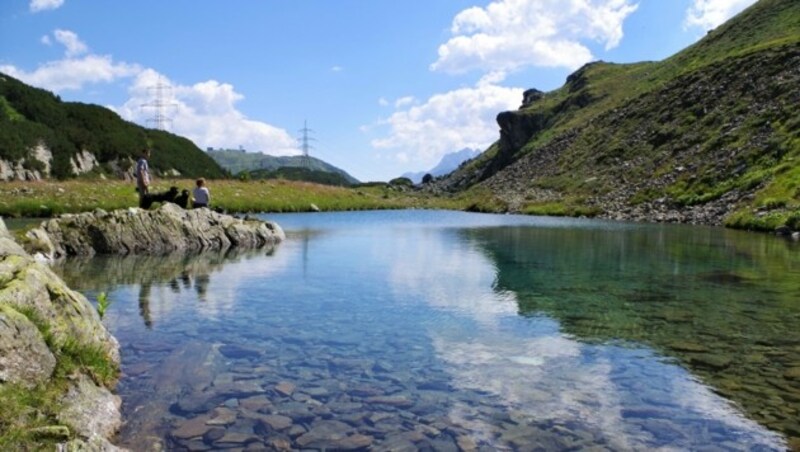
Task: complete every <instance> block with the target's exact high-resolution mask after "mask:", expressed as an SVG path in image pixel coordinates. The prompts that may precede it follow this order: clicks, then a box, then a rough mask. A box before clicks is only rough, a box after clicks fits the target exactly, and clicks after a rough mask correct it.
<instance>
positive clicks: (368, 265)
mask: <svg viewBox="0 0 800 452" xmlns="http://www.w3.org/2000/svg"><path fill="white" fill-rule="evenodd" d="M268 218H269V219H272V220H275V221H277V222H278V223H279V224H280V225H281V226H282V227H283V228H284V229H285V230H286V231H287V235H288V238H287V240H286V241H285V242H284V243H282V244H280V245H279V246H277V247H276V248H275V249H273V250H268V251H264V250H261V251H258V252H246V253H238V254H236V253H229V254H228V255H208V254H206V255H202V256H195V257H182V256H170V257H159V258H143V257H139V258H124V259H122V258H96V259H92V260H88V261H78V260H73V261H69V262H67V263H66V264H65V265H63V266H62V267H61V268H60V272H61V273H62V274H63V276H64V278H65V279H66V280H67V282H68V283H69V284H70V285H71V286H72V287H74V288H76V289H78V290H81V291H83V292H84V293H86V294H87V296H88V297H89V299H90V300H94V297H95V295H96V294H97V293H98V292H100V291H105V292H108V293H109V296H110V298H111V300H112V302H113V303H112V305H111V307H110V308H109V310H108V312H107V314H106V318H105V323H106V324H107V325H108V326H109V328H110V329H111V331H112V332H113V333H114V335H115V336H116V337H117V338H118V339H119V341H120V344H121V347H122V348H121V350H122V359H123V373H124V375H123V377H122V379H121V381H120V384H119V387H118V392H119V394H120V396H121V397H122V399H123V409H124V415H125V417H126V420H127V423H126V425H125V427H124V429H123V431H122V432H121V434H120V437H119V443H120V444H122V445H125V446H127V447H131V448H133V449H135V450H149V449H153V448H155V447H156V445H160V446H161V447H165V448H168V449H176V450H179V449H191V450H217V449H221V448H227V447H233V448H236V447H239V448H244V447H249V448H251V449H279V448H287V447H288V448H292V449H355V448H363V449H366V448H372V449H373V450H457V448H461V449H462V450H471V449H473V448H475V449H483V450H535V449H536V448H542V449H544V450H559V449H570V448H573V449H583V448H589V447H598V448H599V449H600V450H603V449H608V450H652V449H655V448H664V449H666V450H701V449H709V450H717V449H723V450H781V449H784V448H785V447H786V444H787V443H786V441H787V440H789V439H791V438H793V437H800V421H798V418H799V417H800V415H799V414H798V413H800V328H799V327H800V257H799V256H800V249H798V247H797V246H796V244H793V243H790V242H786V241H783V240H781V239H778V238H775V237H771V236H766V235H759V234H748V233H741V232H736V231H726V230H722V229H716V228H701V227H678V226H660V225H635V224H625V223H611V222H601V221H591V220H577V219H552V218H537V217H518V216H499V215H482V214H469V213H461V212H436V211H385V212H359V213H315V214H286V215H269V216H268Z"/></svg>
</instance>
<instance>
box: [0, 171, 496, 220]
mask: <svg viewBox="0 0 800 452" xmlns="http://www.w3.org/2000/svg"><path fill="white" fill-rule="evenodd" d="M171 186H176V187H178V188H179V189H188V190H191V189H192V188H193V187H194V181H193V180H186V179H178V180H168V179H161V180H156V181H155V185H154V187H153V192H160V191H165V190H167V189H169V187H171ZM208 187H209V190H210V191H211V205H212V207H218V208H222V209H225V210H227V211H228V212H304V211H311V210H313V209H314V208H313V207H312V204H313V205H314V206H316V207H317V208H319V209H320V210H323V211H330V210H370V209H405V208H422V209H427V208H437V209H454V210H464V209H469V208H471V207H472V208H476V207H477V210H482V211H502V210H504V209H503V206H502V205H500V204H495V203H494V202H493V200H492V199H491V197H489V198H487V197H486V195H484V196H481V195H476V194H474V193H472V194H464V195H459V196H455V197H438V196H433V195H430V194H426V193H422V192H420V191H416V190H414V189H412V188H410V187H404V186H392V185H388V184H365V185H362V186H358V187H355V188H346V187H333V186H326V185H319V184H312V183H307V182H297V181H286V180H256V181H239V180H211V181H208ZM136 205H138V195H137V193H136V192H135V191H134V185H133V183H131V182H125V181H116V180H100V179H95V180H90V179H79V180H66V181H54V180H43V181H32V182H30V181H26V182H0V216H3V217H12V218H18V217H51V216H54V215H58V214H62V213H78V212H86V211H91V210H93V209H96V208H101V209H104V210H114V209H123V208H128V207H133V206H136Z"/></svg>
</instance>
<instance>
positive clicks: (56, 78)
mask: <svg viewBox="0 0 800 452" xmlns="http://www.w3.org/2000/svg"><path fill="white" fill-rule="evenodd" d="M754 2H755V0H494V1H490V0H427V1H406V2H401V1H396V0H262V1H256V0H237V1H229V2H222V1H213V0H204V1H199V0H169V1H164V0H136V1H120V0H117V1H96V0H2V2H1V3H0V72H3V73H6V74H9V75H11V76H13V77H16V78H18V79H21V80H23V81H24V82H26V83H29V84H31V85H34V86H38V87H42V88H45V89H48V90H50V91H53V92H55V93H57V94H58V95H60V96H61V98H62V99H64V100H68V101H79V102H86V103H96V104H100V105H103V106H106V107H109V108H112V109H113V110H115V111H117V112H118V113H119V114H120V115H121V116H122V117H123V118H125V119H128V120H130V121H134V122H136V123H139V124H142V125H153V122H152V121H151V122H148V119H152V117H153V115H154V109H153V108H146V107H144V108H143V107H142V105H144V104H148V103H150V104H152V103H153V101H154V95H155V93H156V89H154V87H156V86H157V85H161V86H164V87H166V88H165V89H164V90H163V91H162V92H163V96H164V97H163V100H164V103H168V104H169V105H170V106H169V107H168V108H166V109H165V111H164V113H165V114H166V115H167V117H169V118H170V119H171V121H170V123H169V124H167V125H168V127H167V128H168V130H170V131H172V132H174V133H177V134H180V135H183V136H186V137H187V138H190V139H191V140H192V141H194V142H195V143H196V144H197V145H198V146H200V148H202V149H206V148H207V147H214V148H220V147H225V148H239V147H240V146H241V147H242V148H244V149H246V150H247V151H248V152H264V153H267V154H273V155H288V154H297V153H299V152H300V151H299V147H298V142H297V139H298V137H299V136H300V133H299V129H300V128H302V127H303V122H304V121H306V120H307V121H308V126H309V128H311V129H313V131H314V132H313V134H312V136H313V137H314V138H315V139H316V141H314V142H312V144H313V145H314V146H315V148H314V149H312V150H311V154H312V155H314V156H316V157H319V158H321V159H323V160H325V161H327V162H329V163H332V164H334V165H336V166H338V167H340V168H342V169H344V170H346V171H348V172H349V173H350V174H352V175H353V176H355V177H356V178H358V179H360V180H362V181H369V180H388V179H390V178H392V177H396V176H399V175H400V174H402V173H404V172H406V171H424V170H427V169H430V168H432V167H433V166H435V165H436V163H438V161H439V159H440V158H441V157H442V156H443V155H444V154H446V153H448V152H453V151H457V150H459V149H462V148H464V147H472V148H478V149H485V148H486V147H487V146H488V145H489V144H491V143H492V142H493V141H495V140H496V139H497V137H498V127H497V124H496V122H495V117H496V115H497V113H499V112H501V111H504V110H509V109H515V108H517V107H518V106H519V104H520V102H521V100H522V91H523V90H525V89H527V88H538V89H540V90H543V91H549V90H552V89H555V88H558V87H559V86H561V85H562V84H563V83H564V80H565V79H566V77H567V75H569V74H570V73H571V72H573V71H574V70H575V69H577V68H578V67H580V66H581V65H582V64H584V63H587V62H589V61H595V60H605V61H611V62H619V63H626V62H634V61H642V60H660V59H663V58H666V57H668V56H670V55H672V54H674V53H675V52H677V51H679V50H680V49H682V48H684V47H686V46H687V45H690V44H691V43H693V42H695V41H696V40H697V39H698V38H700V37H701V36H703V35H704V34H705V32H706V31H707V30H709V29H711V28H714V27H715V26H717V25H719V24H720V23H722V22H724V21H725V20H727V19H728V18H730V17H732V16H733V15H735V14H736V13H738V12H739V11H741V10H742V9H744V8H746V7H747V6H749V5H751V4H752V3H754ZM155 151H156V152H157V151H158V150H155Z"/></svg>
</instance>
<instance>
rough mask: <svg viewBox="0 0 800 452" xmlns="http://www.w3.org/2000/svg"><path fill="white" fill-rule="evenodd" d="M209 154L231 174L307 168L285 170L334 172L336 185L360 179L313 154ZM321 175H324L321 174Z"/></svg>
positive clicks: (234, 151)
mask: <svg viewBox="0 0 800 452" xmlns="http://www.w3.org/2000/svg"><path fill="white" fill-rule="evenodd" d="M208 155H209V157H211V158H212V159H214V160H215V161H216V162H217V163H219V164H220V166H222V167H223V168H225V169H226V170H228V171H230V172H231V174H238V173H241V172H255V173H254V174H253V177H255V178H258V177H260V176H263V175H265V174H267V173H270V172H277V173H279V172H280V171H279V170H281V169H283V168H286V169H288V168H295V169H300V168H305V169H307V170H308V171H305V172H303V171H292V170H283V172H285V173H287V174H289V173H291V174H292V175H295V176H302V174H313V173H317V172H318V173H332V174H333V175H335V176H333V177H331V178H330V180H336V181H337V183H336V184H335V185H341V184H340V182H343V184H344V185H352V184H357V183H359V181H358V179H356V178H355V177H353V176H351V175H350V174H348V173H347V172H346V171H344V170H342V169H340V168H337V167H335V166H333V165H331V164H329V163H327V162H325V161H322V160H320V159H318V158H315V157H311V156H309V157H308V158H305V157H303V156H299V155H293V156H282V157H276V156H273V155H266V154H262V153H258V152H243V151H237V150H230V149H222V150H212V151H208ZM277 173H275V174H277ZM320 176H324V175H323V174H320ZM326 178H327V177H326ZM299 180H306V179H299ZM310 182H313V181H310Z"/></svg>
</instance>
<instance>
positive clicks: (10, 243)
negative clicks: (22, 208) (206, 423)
mask: <svg viewBox="0 0 800 452" xmlns="http://www.w3.org/2000/svg"><path fill="white" fill-rule="evenodd" d="M118 366H119V344H118V343H117V341H116V339H114V337H113V336H111V335H110V334H109V332H108V331H107V330H106V328H105V327H104V326H103V324H102V323H101V322H100V318H99V317H98V315H97V313H96V312H95V310H94V309H93V307H92V305H91V304H90V303H89V302H88V301H87V300H86V298H85V297H84V296H83V295H81V294H79V293H78V292H75V291H73V290H71V289H70V288H69V287H67V286H66V285H65V284H64V282H63V281H62V280H61V279H60V278H59V277H58V276H56V275H55V274H54V273H53V272H52V271H51V270H50V269H49V268H48V267H47V266H46V265H43V264H41V263H39V262H37V261H36V260H35V259H34V258H33V257H31V256H30V255H29V254H28V253H26V252H25V251H24V250H23V248H22V247H21V246H20V245H18V244H17V243H16V242H15V241H14V240H13V239H12V238H11V236H10V235H9V233H8V231H7V230H6V227H5V224H4V223H3V221H2V220H0V406H2V407H3V408H2V410H3V414H0V445H2V448H8V449H6V450H11V449H14V448H16V447H17V446H20V445H23V446H24V447H25V448H38V447H39V446H40V445H42V444H50V443H52V442H69V443H70V444H69V447H73V448H81V447H84V448H85V447H88V448H90V449H92V450H114V449H115V447H114V446H113V445H111V443H109V441H108V438H110V437H111V436H112V435H113V434H114V433H115V432H116V430H117V429H118V428H119V426H120V424H121V416H120V411H119V408H120V400H119V398H118V397H116V396H114V395H113V394H112V393H111V392H110V390H109V387H110V386H113V384H114V383H115V380H116V374H117V369H118ZM20 400H22V401H23V402H20ZM34 445H35V447H34ZM70 450H71V449H70Z"/></svg>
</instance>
